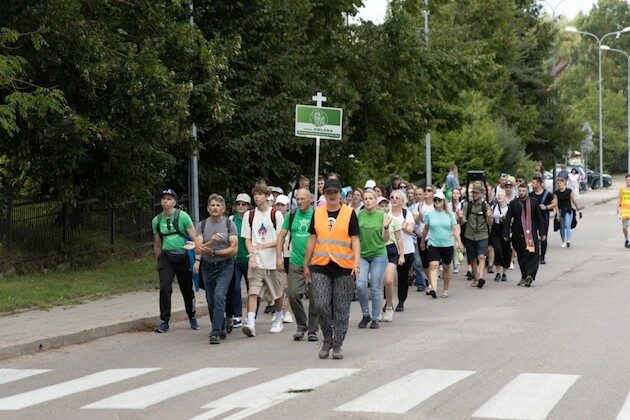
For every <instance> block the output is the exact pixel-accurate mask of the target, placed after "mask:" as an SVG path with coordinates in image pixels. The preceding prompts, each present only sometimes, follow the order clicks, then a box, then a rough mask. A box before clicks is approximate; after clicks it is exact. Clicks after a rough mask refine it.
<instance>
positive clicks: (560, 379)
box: [473, 373, 580, 419]
mask: <svg viewBox="0 0 630 420" xmlns="http://www.w3.org/2000/svg"><path fill="white" fill-rule="evenodd" d="M579 378H580V375H558V374H540V373H522V374H520V375H518V376H517V377H516V378H515V379H514V380H513V381H511V382H510V383H509V384H507V385H506V386H505V387H503V389H501V391H499V393H498V394H496V395H495V396H493V397H492V398H490V400H488V402H487V403H485V404H484V405H483V406H482V407H481V408H480V409H479V410H477V411H476V412H475V413H474V414H473V417H484V418H498V419H544V418H546V417H547V416H548V415H549V413H550V412H551V410H553V408H554V407H555V406H556V404H557V403H558V401H560V399H562V397H563V396H564V394H565V393H566V392H567V391H568V390H569V388H570V387H571V386H572V385H573V384H574V383H575V381H577V380H578V379H579Z"/></svg>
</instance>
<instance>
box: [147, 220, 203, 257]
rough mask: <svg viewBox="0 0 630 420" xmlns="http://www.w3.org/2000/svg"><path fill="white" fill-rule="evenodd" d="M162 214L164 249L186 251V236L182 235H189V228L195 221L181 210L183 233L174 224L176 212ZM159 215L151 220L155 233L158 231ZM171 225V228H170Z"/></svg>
mask: <svg viewBox="0 0 630 420" xmlns="http://www.w3.org/2000/svg"><path fill="white" fill-rule="evenodd" d="M161 214H162V220H161V221H160V232H162V249H163V250H164V251H182V252H183V251H184V245H185V244H186V238H184V237H183V236H182V235H186V236H188V232H187V229H188V228H189V227H192V226H193V221H192V219H191V218H190V216H189V215H188V213H186V212H185V211H181V210H180V212H179V222H178V224H179V232H180V233H181V235H178V234H177V230H176V229H175V226H173V222H174V219H175V213H173V214H171V215H170V216H167V215H166V214H164V212H162V213H161ZM158 217H159V214H158V215H157V216H155V217H154V218H153V220H151V228H152V229H153V234H156V233H158V226H157V222H158ZM169 227H170V229H169Z"/></svg>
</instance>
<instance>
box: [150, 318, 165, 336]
mask: <svg viewBox="0 0 630 420" xmlns="http://www.w3.org/2000/svg"><path fill="white" fill-rule="evenodd" d="M153 331H155V332H156V333H158V334H163V333H165V332H167V331H168V322H166V321H162V322H160V325H158V326H157V327H155V329H154V330H153Z"/></svg>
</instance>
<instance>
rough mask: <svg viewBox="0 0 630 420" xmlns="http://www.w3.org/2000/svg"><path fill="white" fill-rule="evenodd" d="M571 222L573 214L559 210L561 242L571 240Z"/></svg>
mask: <svg viewBox="0 0 630 420" xmlns="http://www.w3.org/2000/svg"><path fill="white" fill-rule="evenodd" d="M572 221H573V212H572V211H570V210H561V213H560V237H561V238H562V242H569V241H570V240H571V222H572Z"/></svg>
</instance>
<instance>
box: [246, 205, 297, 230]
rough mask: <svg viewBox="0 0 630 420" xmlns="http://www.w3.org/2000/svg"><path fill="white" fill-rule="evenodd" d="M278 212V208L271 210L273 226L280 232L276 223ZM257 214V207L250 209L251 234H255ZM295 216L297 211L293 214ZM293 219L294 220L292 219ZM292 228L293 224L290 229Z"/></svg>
mask: <svg viewBox="0 0 630 420" xmlns="http://www.w3.org/2000/svg"><path fill="white" fill-rule="evenodd" d="M276 213H278V210H275V211H273V209H272V212H271V223H273V227H274V229H275V230H276V232H278V225H277V223H276ZM255 214H256V209H255V208H254V209H252V210H250V211H249V228H250V229H251V234H252V235H253V234H254V215H255ZM293 215H294V216H295V213H294V214H293ZM291 221H293V220H291ZM290 228H291V225H290V224H289V229H290Z"/></svg>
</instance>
